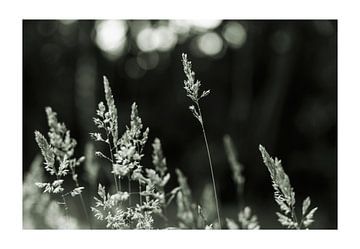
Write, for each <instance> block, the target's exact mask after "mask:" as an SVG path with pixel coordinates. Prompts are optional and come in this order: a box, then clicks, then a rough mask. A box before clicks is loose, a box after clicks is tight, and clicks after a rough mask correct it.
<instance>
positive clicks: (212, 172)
mask: <svg viewBox="0 0 360 249" xmlns="http://www.w3.org/2000/svg"><path fill="white" fill-rule="evenodd" d="M196 105H197V108H198V111H199V116H200V124H201V128H202V133H203V137H204V140H205V145H206V151H207V155H208V159H209V166H210V172H211V179H212V185H213V189H214V196H215V204H216V212H217V217H218V223H219V227H220V229H221V219H220V211H219V203H218V198H217V194H216V184H215V177H214V170H213V166H212V161H211V156H210V150H209V145H208V141H207V136H206V132H205V127H204V123H203V118H202V114H201V110H200V105H199V102H196Z"/></svg>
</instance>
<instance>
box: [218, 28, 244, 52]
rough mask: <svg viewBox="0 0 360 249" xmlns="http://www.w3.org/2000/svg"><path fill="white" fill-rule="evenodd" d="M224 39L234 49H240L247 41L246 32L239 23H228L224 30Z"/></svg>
mask: <svg viewBox="0 0 360 249" xmlns="http://www.w3.org/2000/svg"><path fill="white" fill-rule="evenodd" d="M223 36H224V39H225V40H226V41H227V42H228V43H229V46H230V47H232V48H240V47H241V46H242V45H244V43H245V41H246V30H245V28H244V26H243V25H241V24H240V23H238V22H228V23H227V24H226V25H225V27H224V29H223Z"/></svg>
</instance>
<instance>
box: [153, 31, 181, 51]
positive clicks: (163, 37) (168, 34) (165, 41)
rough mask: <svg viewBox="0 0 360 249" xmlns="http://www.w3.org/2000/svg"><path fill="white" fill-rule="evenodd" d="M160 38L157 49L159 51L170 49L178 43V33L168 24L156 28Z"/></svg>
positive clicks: (157, 35)
mask: <svg viewBox="0 0 360 249" xmlns="http://www.w3.org/2000/svg"><path fill="white" fill-rule="evenodd" d="M155 33H156V37H157V39H158V44H157V49H158V50H159V51H168V50H170V49H172V48H173V47H174V46H175V45H176V43H177V35H176V34H175V33H174V32H173V30H172V29H170V28H169V27H168V26H160V27H158V28H157V29H155Z"/></svg>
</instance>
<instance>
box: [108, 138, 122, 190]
mask: <svg viewBox="0 0 360 249" xmlns="http://www.w3.org/2000/svg"><path fill="white" fill-rule="evenodd" d="M106 136H107V140H108V141H109V142H108V145H109V150H110V157H111V163H114V156H113V153H112V148H111V144H110V138H109V133H106ZM114 146H115V145H114ZM111 166H112V165H111ZM113 176H114V182H115V187H116V192H119V187H118V182H117V178H116V175H115V173H114V174H113Z"/></svg>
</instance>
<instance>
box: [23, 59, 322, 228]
mask: <svg viewBox="0 0 360 249" xmlns="http://www.w3.org/2000/svg"><path fill="white" fill-rule="evenodd" d="M182 64H183V68H184V73H185V76H186V79H185V80H184V89H185V91H186V95H187V96H188V97H189V98H190V99H191V101H192V102H193V105H190V107H189V109H190V111H191V113H192V115H193V116H194V117H195V118H196V120H198V121H199V123H200V126H201V132H202V135H203V138H204V144H205V148H206V152H207V157H208V162H209V170H210V181H211V187H210V186H209V188H207V190H206V192H204V193H205V198H204V199H203V200H204V201H203V202H202V203H203V205H200V204H199V202H198V201H196V200H194V198H193V196H192V191H191V189H190V187H189V184H188V181H187V178H186V176H185V175H184V174H183V173H182V171H181V170H180V169H176V170H175V172H176V176H177V181H178V186H177V187H175V188H173V189H172V190H170V191H169V192H166V190H167V189H168V188H167V187H166V186H167V184H168V182H169V179H170V177H171V176H170V173H169V169H168V165H167V161H166V157H165V155H164V153H163V150H162V145H161V141H160V139H159V138H155V139H154V141H153V142H152V149H153V152H152V154H151V159H152V165H143V160H142V159H143V158H144V157H145V156H146V155H145V154H144V148H145V146H147V142H148V136H149V132H150V129H149V128H145V127H144V125H143V122H142V119H141V117H140V115H139V110H138V106H137V104H136V103H133V104H132V105H131V108H130V124H129V125H128V126H126V127H124V129H123V130H121V128H120V127H119V126H118V111H117V107H116V105H115V101H114V96H113V94H112V91H111V87H110V83H109V81H108V80H107V78H106V77H104V78H103V83H104V95H105V101H104V102H100V103H99V104H98V108H97V110H96V115H95V117H94V118H93V121H94V124H95V125H96V127H97V130H96V131H94V132H92V133H90V137H91V138H92V139H93V140H94V141H95V142H96V143H97V144H103V145H105V147H106V150H96V148H94V146H93V145H91V146H88V145H87V146H86V152H85V154H86V158H85V157H80V158H78V159H77V158H75V157H74V152H75V149H76V140H75V139H74V138H72V137H71V136H70V131H69V130H67V128H66V125H65V124H64V123H61V122H59V121H58V119H57V113H56V112H54V111H53V110H52V109H51V108H50V107H47V108H46V109H45V110H46V115H47V120H48V125H49V132H48V137H45V136H44V135H43V134H41V133H40V132H39V131H35V141H36V143H37V145H38V147H39V149H40V152H41V155H42V159H43V167H41V166H40V164H41V162H40V161H41V160H40V159H37V161H36V163H34V165H33V166H32V167H31V170H30V172H29V173H28V175H27V176H26V178H25V181H24V197H23V198H24V200H23V201H24V227H25V228H43V227H47V228H74V227H75V228H76V227H77V228H79V227H82V228H84V227H85V228H108V229H173V228H176V229H214V228H215V229H222V228H228V229H259V228H260V223H259V221H258V218H257V216H256V215H255V214H254V213H253V210H252V209H251V207H250V206H248V205H247V203H244V199H243V194H244V190H245V187H244V186H245V177H244V175H243V171H244V165H242V164H241V163H240V162H239V158H238V155H237V150H236V147H235V145H234V143H233V142H232V140H231V137H230V136H228V135H226V136H224V148H225V152H226V155H227V158H228V162H229V165H230V169H231V172H232V176H233V177H232V178H233V181H234V183H235V185H236V188H237V189H236V191H237V197H236V198H238V200H239V212H238V217H237V219H232V218H231V217H225V219H224V220H222V217H221V215H220V208H219V202H220V200H219V198H218V195H217V188H216V172H214V168H213V163H212V159H211V150H210V148H209V144H208V138H207V135H206V129H205V125H204V117H203V115H202V112H201V108H200V100H201V99H202V98H204V97H206V96H207V95H209V94H210V90H206V91H202V92H201V94H200V92H199V91H200V86H201V83H200V81H199V80H195V73H194V71H193V70H192V65H191V62H190V61H189V60H188V57H187V55H186V54H183V55H182ZM102 148H104V146H103V147H102ZM259 150H260V152H261V156H262V158H263V161H264V164H265V166H266V168H267V169H268V171H269V173H270V177H271V180H272V185H273V188H274V199H275V202H276V203H277V204H278V205H279V208H280V212H277V213H276V215H277V216H278V221H279V222H280V224H281V225H283V226H284V227H285V228H290V229H307V228H309V226H310V225H311V224H312V223H313V222H314V213H315V212H316V210H317V208H316V207H315V208H312V209H310V205H311V200H310V197H307V198H306V199H305V200H304V201H303V203H302V211H301V215H300V216H299V217H298V216H297V213H296V210H295V192H294V190H293V188H292V186H291V184H290V179H289V176H288V175H287V174H286V173H285V171H284V169H283V167H282V165H281V161H280V160H278V159H277V158H275V159H273V158H272V157H271V156H270V155H269V154H268V153H267V151H266V150H265V148H264V147H263V146H261V145H260V146H259ZM94 155H95V156H96V157H97V159H95V158H94ZM83 162H85V171H84V172H85V174H86V175H85V176H87V177H88V179H89V180H88V181H89V182H90V183H91V184H90V185H92V186H93V185H94V184H97V191H96V192H97V193H93V192H94V191H92V190H91V189H92V188H89V189H85V187H84V186H85V185H86V184H81V182H80V181H79V178H78V174H77V173H76V172H77V171H76V169H77V167H80V166H81V165H82V163H83ZM99 165H101V167H103V168H104V167H106V166H108V167H109V168H108V169H109V170H108V173H109V174H111V175H112V176H111V178H112V181H113V184H110V185H109V184H107V183H101V182H97V180H96V179H97V173H96V172H99V171H100V170H99V168H100V166H99ZM44 172H47V173H48V178H45V177H44V174H43V173H44ZM46 179H48V180H46ZM83 185H84V186H83ZM36 186H37V188H36ZM83 191H91V192H87V194H88V195H91V196H93V201H92V202H91V201H85V200H84V198H83V196H82V193H83ZM50 195H51V196H50ZM77 197H78V198H79V199H73V200H71V198H77ZM174 200H176V207H177V215H176V216H177V221H176V223H175V224H169V218H168V212H167V209H168V207H169V205H171V203H173V202H174ZM74 201H75V202H79V203H80V205H81V206H82V209H83V212H84V216H85V217H86V220H87V225H84V224H81V222H80V221H79V218H78V217H76V215H72V214H71V210H70V207H71V206H70V205H68V203H69V202H74ZM39 205H40V206H39ZM50 206H51V207H52V209H51V210H52V213H51V214H50V215H52V217H56V218H54V219H53V221H52V222H50V223H49V218H48V215H49V214H48V213H47V212H33V211H32V210H34V208H35V207H36V210H45V209H46V208H47V207H50ZM89 210H91V212H89ZM209 210H216V219H215V218H210V219H209V217H211V214H210V213H211V211H209ZM214 212H215V211H214ZM89 214H90V215H89ZM214 216H215V215H214ZM54 224H55V225H54Z"/></svg>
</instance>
